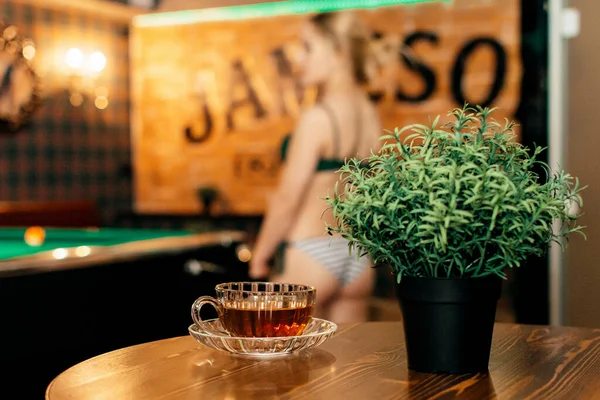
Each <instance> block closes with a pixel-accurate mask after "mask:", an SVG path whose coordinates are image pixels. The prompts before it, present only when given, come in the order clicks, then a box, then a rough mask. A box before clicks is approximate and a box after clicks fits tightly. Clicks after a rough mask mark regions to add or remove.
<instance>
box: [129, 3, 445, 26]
mask: <svg viewBox="0 0 600 400" xmlns="http://www.w3.org/2000/svg"><path fill="white" fill-rule="evenodd" d="M434 1H436V0H290V1H279V2H275V3H260V4H251V5H243V6H232V7H218V8H205V9H201V10H189V11H173V12H166V13H155V14H146V15H139V16H137V17H135V18H134V19H133V24H134V25H135V26H142V27H143V26H168V25H185V24H193V23H198V22H214V21H232V20H243V19H251V18H265V17H276V16H279V15H290V14H306V13H311V12H331V11H340V10H350V9H359V8H377V7H386V6H395V5H399V4H416V3H430V2H434ZM437 1H440V0H437ZM441 1H443V2H448V0H441Z"/></svg>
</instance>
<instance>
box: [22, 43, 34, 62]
mask: <svg viewBox="0 0 600 400" xmlns="http://www.w3.org/2000/svg"><path fill="white" fill-rule="evenodd" d="M23 57H25V59H26V60H31V59H33V57H35V47H34V46H33V45H31V44H27V45H25V46H24V47H23Z"/></svg>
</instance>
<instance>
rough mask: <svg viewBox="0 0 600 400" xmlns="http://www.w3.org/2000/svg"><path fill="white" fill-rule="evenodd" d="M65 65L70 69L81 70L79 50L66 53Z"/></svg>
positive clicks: (80, 53)
mask: <svg viewBox="0 0 600 400" xmlns="http://www.w3.org/2000/svg"><path fill="white" fill-rule="evenodd" d="M66 60H67V65H68V66H69V67H71V68H81V66H82V65H83V53H82V52H81V50H79V49H76V48H72V49H69V51H67V56H66Z"/></svg>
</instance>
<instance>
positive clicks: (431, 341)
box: [396, 276, 502, 374]
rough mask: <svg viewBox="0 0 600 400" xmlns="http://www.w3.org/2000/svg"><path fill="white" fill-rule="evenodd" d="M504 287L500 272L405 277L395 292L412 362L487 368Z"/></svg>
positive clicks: (424, 368) (448, 368) (451, 368)
mask: <svg viewBox="0 0 600 400" xmlns="http://www.w3.org/2000/svg"><path fill="white" fill-rule="evenodd" d="M501 292H502V279H501V278H498V277H497V276H490V277H484V278H470V279H440V278H411V277H403V278H402V281H401V282H400V284H399V285H398V286H397V288H396V295H397V297H398V300H399V301H400V307H401V308H402V316H403V323H404V335H405V339H406V353H407V357H408V368H409V369H411V370H414V371H419V372H431V373H456V374H460V373H473V372H483V371H487V369H488V364H489V361H490V349H491V345H492V333H493V331H494V320H495V318H496V306H497V304H498V299H499V298H500V295H501Z"/></svg>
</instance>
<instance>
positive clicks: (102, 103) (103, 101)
mask: <svg viewBox="0 0 600 400" xmlns="http://www.w3.org/2000/svg"><path fill="white" fill-rule="evenodd" d="M94 104H95V105H96V108H97V109H98V110H104V109H105V108H106V107H108V99H107V98H106V97H104V96H98V97H96V101H94Z"/></svg>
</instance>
